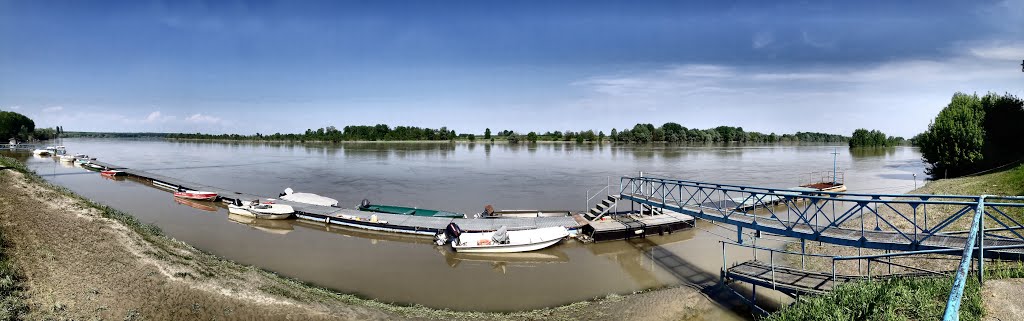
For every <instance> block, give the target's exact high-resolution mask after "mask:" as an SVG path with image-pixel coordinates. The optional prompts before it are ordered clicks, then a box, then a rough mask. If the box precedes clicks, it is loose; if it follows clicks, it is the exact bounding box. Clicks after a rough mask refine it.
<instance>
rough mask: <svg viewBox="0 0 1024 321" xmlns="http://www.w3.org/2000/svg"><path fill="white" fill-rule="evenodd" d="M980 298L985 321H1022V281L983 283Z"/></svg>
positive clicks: (1023, 280)
mask: <svg viewBox="0 0 1024 321" xmlns="http://www.w3.org/2000/svg"><path fill="white" fill-rule="evenodd" d="M981 298H982V302H984V303H985V320H998V321H1010V320H1024V300H1022V299H1021V298H1024V279H1005V280H988V281H985V286H984V287H982V289H981Z"/></svg>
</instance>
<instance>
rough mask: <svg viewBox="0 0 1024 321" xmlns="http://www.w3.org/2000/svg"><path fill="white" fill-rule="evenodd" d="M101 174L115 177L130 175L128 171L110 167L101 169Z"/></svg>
mask: <svg viewBox="0 0 1024 321" xmlns="http://www.w3.org/2000/svg"><path fill="white" fill-rule="evenodd" d="M100 175H103V176H111V177H113V176H124V175H128V173H125V172H122V171H119V170H116V169H108V170H104V171H100Z"/></svg>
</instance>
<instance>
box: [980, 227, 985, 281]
mask: <svg viewBox="0 0 1024 321" xmlns="http://www.w3.org/2000/svg"><path fill="white" fill-rule="evenodd" d="M984 210H985V209H984V208H983V209H982V213H981V220H979V222H978V229H979V231H978V283H979V284H981V285H985V213H984Z"/></svg>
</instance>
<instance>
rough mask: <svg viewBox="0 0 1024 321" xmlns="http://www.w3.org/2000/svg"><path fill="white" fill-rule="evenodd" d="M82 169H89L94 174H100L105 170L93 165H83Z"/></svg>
mask: <svg viewBox="0 0 1024 321" xmlns="http://www.w3.org/2000/svg"><path fill="white" fill-rule="evenodd" d="M82 168H85V169H88V170H90V171H93V172H99V171H102V170H104V169H105V168H104V167H103V166H100V165H96V164H93V163H83V164H82Z"/></svg>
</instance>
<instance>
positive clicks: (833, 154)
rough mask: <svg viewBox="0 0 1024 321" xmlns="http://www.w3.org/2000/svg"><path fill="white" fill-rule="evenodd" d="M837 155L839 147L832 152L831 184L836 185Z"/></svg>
mask: <svg viewBox="0 0 1024 321" xmlns="http://www.w3.org/2000/svg"><path fill="white" fill-rule="evenodd" d="M838 156H839V147H836V148H835V151H834V152H832V186H835V185H836V158H837V157H838Z"/></svg>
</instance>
